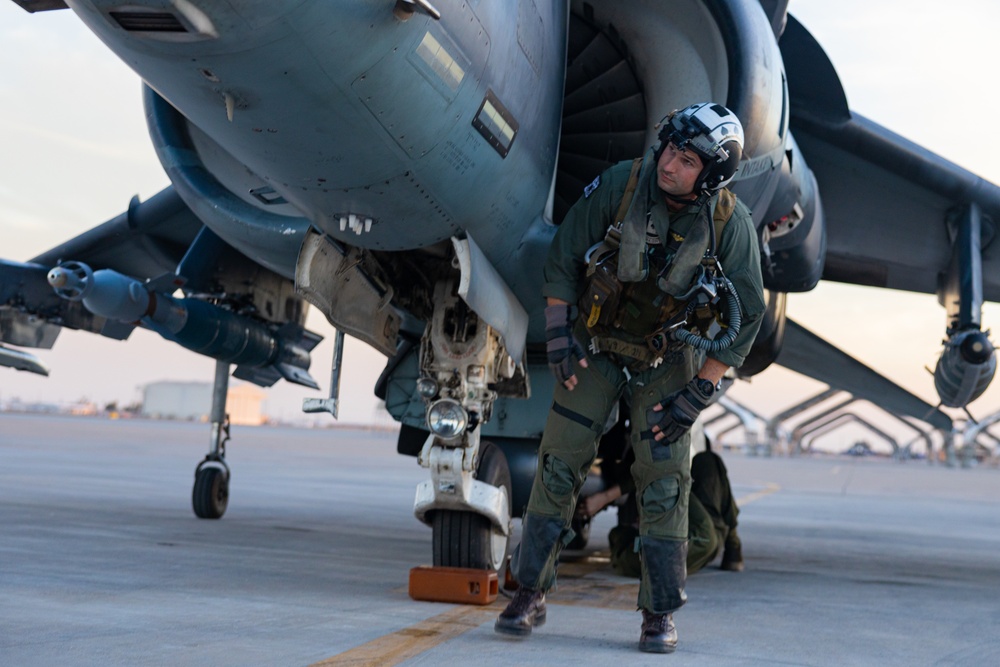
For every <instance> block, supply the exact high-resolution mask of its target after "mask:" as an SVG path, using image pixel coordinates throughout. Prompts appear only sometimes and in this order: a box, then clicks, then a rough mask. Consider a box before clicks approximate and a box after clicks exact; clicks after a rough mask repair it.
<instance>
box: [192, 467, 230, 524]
mask: <svg viewBox="0 0 1000 667" xmlns="http://www.w3.org/2000/svg"><path fill="white" fill-rule="evenodd" d="M191 504H192V506H193V507H194V513H195V515H196V516H197V517H198V518H199V519H219V518H221V517H222V515H223V514H225V513H226V507H227V506H228V505H229V479H228V476H227V475H226V471H225V470H223V469H222V468H216V467H214V466H206V467H204V468H202V469H201V470H199V471H198V473H197V474H196V475H195V478H194V490H193V491H192V492H191Z"/></svg>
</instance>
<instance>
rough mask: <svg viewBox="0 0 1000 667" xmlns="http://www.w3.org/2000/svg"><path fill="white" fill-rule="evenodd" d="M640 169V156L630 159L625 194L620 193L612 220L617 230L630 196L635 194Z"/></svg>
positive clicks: (629, 204) (629, 202)
mask: <svg viewBox="0 0 1000 667" xmlns="http://www.w3.org/2000/svg"><path fill="white" fill-rule="evenodd" d="M640 169H642V158H641V157H637V158H636V159H634V160H632V171H630V172H629V173H628V183H627V184H626V185H625V194H624V195H622V201H621V204H619V205H618V212H617V213H615V219H614V221H613V226H614V227H617V228H618V229H619V230H620V229H621V226H622V221H623V220H624V219H625V214H626V213H628V207H629V206H631V205H632V197H633V196H634V195H635V188H636V186H638V185H639V170H640ZM619 234H620V232H619Z"/></svg>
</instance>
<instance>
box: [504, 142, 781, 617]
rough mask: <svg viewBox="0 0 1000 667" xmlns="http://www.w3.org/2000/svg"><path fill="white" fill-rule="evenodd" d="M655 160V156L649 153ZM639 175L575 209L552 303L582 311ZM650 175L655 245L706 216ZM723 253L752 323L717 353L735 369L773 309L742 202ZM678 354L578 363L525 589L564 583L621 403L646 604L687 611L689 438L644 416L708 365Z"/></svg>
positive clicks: (562, 237)
mask: <svg viewBox="0 0 1000 667" xmlns="http://www.w3.org/2000/svg"><path fill="white" fill-rule="evenodd" d="M646 159H647V160H650V159H652V158H651V157H649V156H647V158H646ZM631 167H632V161H631V160H629V161H627V162H621V163H619V164H617V165H615V166H614V167H611V168H610V169H608V170H607V171H605V172H604V173H603V174H601V176H600V177H599V178H598V179H597V180H595V181H594V183H593V184H591V186H589V187H588V188H587V190H586V193H585V196H584V197H583V198H581V199H580V200H579V201H578V202H577V203H576V204H574V206H573V207H572V208H571V209H570V211H569V213H568V214H567V216H566V219H565V220H564V221H563V223H562V225H561V226H560V228H559V230H558V231H557V232H556V235H555V237H554V239H553V241H552V246H551V247H550V249H549V255H548V258H547V261H546V263H545V267H544V275H545V285H544V287H543V289H542V294H543V296H545V297H555V298H558V299H562V300H564V301H566V302H568V303H571V304H575V303H576V302H577V300H578V298H579V296H580V294H581V291H582V290H583V289H584V288H585V270H586V262H585V259H584V257H585V255H586V253H587V250H588V249H590V248H591V247H592V246H594V245H595V244H597V243H599V242H600V241H601V240H602V239H603V238H604V236H605V233H606V232H607V229H608V226H609V225H610V224H612V222H613V220H612V218H613V217H614V215H615V213H616V212H617V209H618V207H619V205H620V203H621V200H622V196H623V194H624V192H625V188H626V184H627V182H628V178H629V173H630V171H631ZM649 174H650V175H649V177H648V179H647V180H646V182H640V183H639V184H638V187H639V188H642V187H646V188H650V190H649V191H648V202H649V210H648V211H647V214H648V219H649V220H650V221H651V222H652V226H653V228H654V229H655V231H656V234H657V236H658V237H659V239H664V240H665V239H668V238H669V237H668V233H669V231H674V232H676V233H678V234H680V235H685V234H686V233H687V232H688V230H689V229H690V228H691V226H692V224H693V223H694V222H695V220H696V216H697V215H698V213H699V212H698V211H696V210H694V209H695V207H693V206H687V207H685V208H683V209H681V210H680V211H677V212H675V213H670V212H669V211H668V208H667V204H666V200H665V198H664V195H663V193H662V191H660V190H659V188H658V187H657V185H656V170H655V169H650V170H649ZM633 201H635V200H633ZM702 214H704V213H702ZM717 256H718V257H719V261H720V263H721V265H722V267H723V270H724V271H725V274H726V276H727V277H728V278H729V279H730V280H731V281H732V283H733V285H734V287H735V289H736V291H737V293H738V295H739V299H740V306H741V311H742V316H743V324H742V327H741V329H740V333H739V336H737V338H736V340H735V341H734V342H733V344H732V345H731V346H730V347H729V348H728V349H726V350H723V351H720V352H716V353H712V354H711V356H712V357H713V358H715V359H717V360H719V361H721V362H723V363H725V364H727V365H729V366H736V367H738V366H740V365H741V364H742V363H743V360H744V358H745V357H746V354H747V353H748V352H749V350H750V346H751V345H752V343H753V339H754V337H755V336H756V335H757V330H758V329H759V328H760V317H761V315H762V314H763V312H764V309H765V306H764V299H763V284H762V279H761V274H760V252H759V249H758V244H757V237H756V231H755V229H754V226H753V220H752V219H751V217H750V212H749V210H748V209H747V208H746V206H745V205H743V204H742V203H740V202H737V204H736V208H735V209H734V211H733V214H732V216H731V217H730V219H729V221H728V223H727V224H726V225H725V228H724V229H723V232H722V235H721V238H720V239H719V241H718V250H717ZM636 305H637V307H641V306H642V304H636ZM575 333H576V336H577V338H578V340H579V341H580V343H581V344H582V345H583V347H585V348H586V347H587V345H588V343H589V336H588V334H587V332H586V329H585V327H584V325H583V323H582V322H580V321H578V322H577V324H576V329H575ZM622 338H623V339H625V340H627V342H636V340H637V339H636V338H635V337H631V338H630V337H628V336H627V335H626V334H624V333H622ZM638 340H640V341H641V338H639V339H638ZM680 356H681V358H680V359H679V360H676V359H675V360H674V361H675V363H662V364H660V365H659V366H657V367H654V368H646V369H645V370H631V371H629V370H627V369H626V367H627V366H633V367H634V364H632V363H630V362H632V361H634V360H630V359H628V358H627V357H623V356H619V355H612V354H606V353H596V354H595V353H593V352H592V351H589V350H588V354H587V361H588V364H589V366H588V367H587V368H583V367H581V366H580V365H579V364H576V365H575V369H576V376H577V378H578V379H579V384H578V385H577V386H576V388H575V389H574V390H573V391H568V390H567V389H566V388H565V387H563V386H562V385H561V384H558V383H557V385H556V389H555V395H554V397H553V405H552V409H551V410H550V412H549V416H548V420H547V422H546V426H545V432H544V434H543V436H542V442H541V445H540V447H539V452H538V468H537V470H536V474H535V481H534V484H533V486H532V489H531V496H530V500H529V501H528V507H527V511H526V513H525V517H524V522H523V524H522V539H521V544H520V545H519V546H518V549H517V550H516V552H515V554H514V559H513V563H512V570H513V573H514V576H515V577H516V578H517V580H518V582H519V583H520V584H521V585H523V586H527V587H529V588H538V589H542V590H548V589H549V588H550V587H552V585H553V584H554V583H555V566H556V563H557V561H558V558H559V552H560V551H561V549H562V547H563V546H564V545H565V544H567V543H568V542H569V541H570V540H571V539H572V537H573V535H572V530H571V529H570V524H571V521H572V518H573V513H574V511H575V507H576V499H577V496H578V494H579V491H580V487H581V486H582V485H583V482H584V480H585V479H586V476H587V471H588V470H589V469H590V466H591V464H592V462H593V460H594V458H595V456H596V453H597V443H598V439H599V438H600V436H601V434H602V433H603V431H604V427H605V424H606V423H607V421H608V417H609V415H610V413H611V411H612V409H613V407H614V406H615V405H616V404H617V403H618V400H619V398H620V397H621V396H622V395H623V394H624V395H625V396H626V397H627V398H628V400H629V403H630V404H631V406H632V411H631V423H632V434H631V438H632V447H633V449H634V451H635V457H636V461H635V463H634V464H633V466H632V476H633V479H634V480H635V486H636V493H637V499H638V500H639V517H640V521H639V534H640V542H641V552H642V554H643V577H642V583H641V585H640V587H639V600H638V606H639V607H640V608H642V609H646V610H648V611H651V612H654V613H664V612H670V611H673V610H675V609H677V608H679V607H680V606H681V605H682V604H684V601H685V600H686V596H685V594H684V579H685V577H686V574H685V571H684V561H685V557H686V551H687V537H688V495H689V492H690V487H691V474H690V434H685V435H684V436H682V437H681V438H679V439H678V440H677V441H675V442H671V443H666V442H662V441H661V442H656V441H654V440H653V439H652V437H651V435H650V433H649V429H650V428H651V426H652V424H650V423H649V422H648V421H647V417H646V415H647V412H648V411H649V410H651V408H652V407H653V406H654V405H655V404H657V403H660V402H663V401H665V400H667V399H668V398H670V397H671V396H672V395H673V394H675V393H676V392H678V391H679V390H680V389H682V388H683V387H684V385H686V384H687V383H688V382H689V381H690V380H691V379H692V378H693V377H694V376H695V375H696V374H697V372H698V370H699V369H700V368H701V366H702V364H703V363H704V353H702V352H698V351H695V350H694V349H693V348H690V347H685V348H684V349H683V351H682V354H681V355H680ZM655 421H658V416H657V418H655V419H654V422H655ZM644 434H645V437H644Z"/></svg>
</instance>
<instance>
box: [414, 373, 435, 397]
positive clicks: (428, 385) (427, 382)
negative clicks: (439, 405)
mask: <svg viewBox="0 0 1000 667" xmlns="http://www.w3.org/2000/svg"><path fill="white" fill-rule="evenodd" d="M417 393H418V394H420V395H421V396H423V397H424V398H427V399H430V398H434V397H435V396H437V394H438V383H437V380H435V379H434V378H428V377H422V378H420V379H419V380H417Z"/></svg>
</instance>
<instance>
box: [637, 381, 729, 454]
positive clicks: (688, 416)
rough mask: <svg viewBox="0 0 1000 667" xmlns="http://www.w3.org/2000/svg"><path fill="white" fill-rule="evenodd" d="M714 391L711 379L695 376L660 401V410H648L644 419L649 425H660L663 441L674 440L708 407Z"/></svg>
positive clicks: (686, 430)
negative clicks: (670, 395) (678, 389)
mask: <svg viewBox="0 0 1000 667" xmlns="http://www.w3.org/2000/svg"><path fill="white" fill-rule="evenodd" d="M714 393H715V385H713V384H712V382H711V380H705V379H702V378H700V377H695V378H694V379H693V380H691V381H690V382H688V383H687V384H686V385H685V386H684V388H683V389H681V390H680V391H679V392H677V393H676V394H674V395H673V396H672V397H671V398H668V399H667V400H665V401H663V402H662V403H660V405H662V406H663V410H662V411H653V410H650V411H649V413H648V414H647V415H646V421H647V422H648V423H649V424H650V426H651V427H652V426H659V427H660V432H661V433H663V442H667V443H670V442H674V441H676V440H677V439H679V438H680V437H681V436H682V435H684V434H685V433H687V432H688V429H690V428H691V427H692V426H693V425H694V422H695V420H696V419H698V415H700V414H701V411H702V410H704V409H705V408H707V407H708V404H709V402H710V401H711V400H712V394H714ZM657 419H659V421H657Z"/></svg>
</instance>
